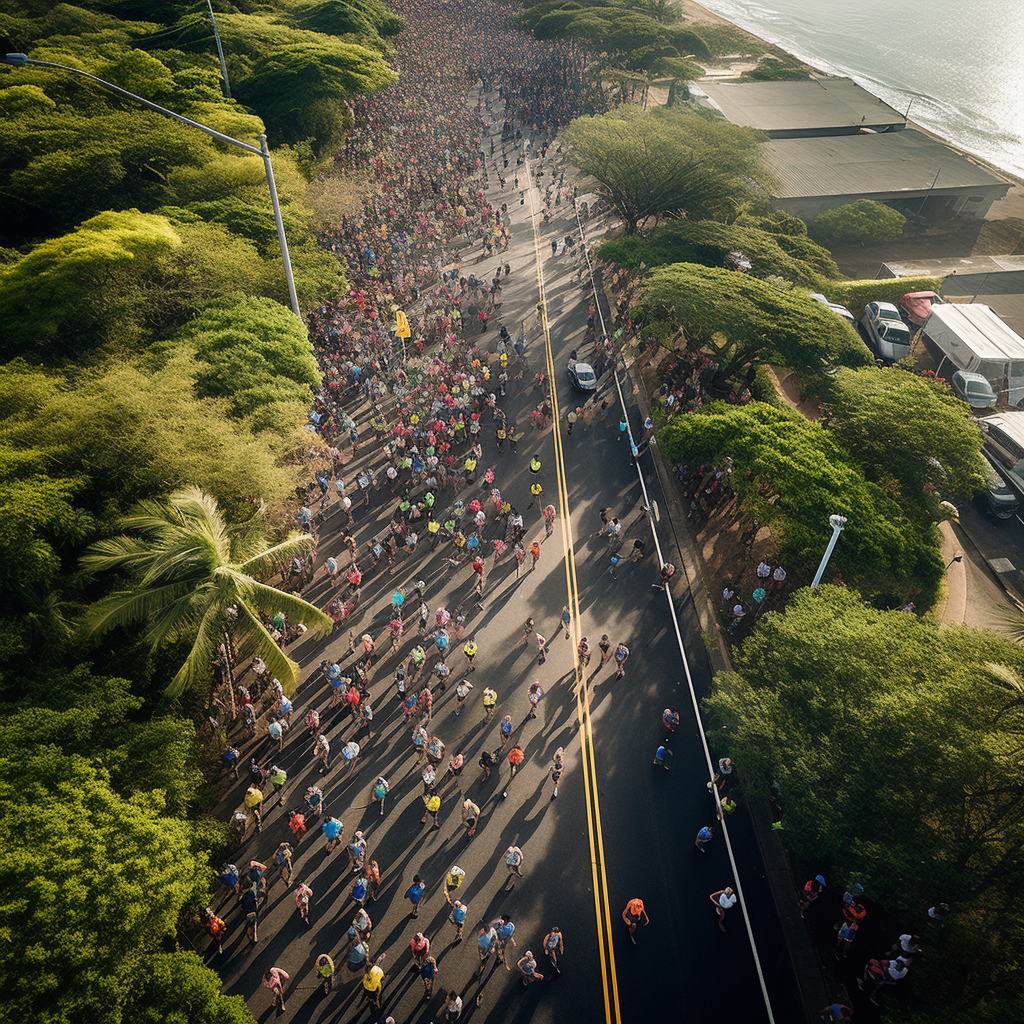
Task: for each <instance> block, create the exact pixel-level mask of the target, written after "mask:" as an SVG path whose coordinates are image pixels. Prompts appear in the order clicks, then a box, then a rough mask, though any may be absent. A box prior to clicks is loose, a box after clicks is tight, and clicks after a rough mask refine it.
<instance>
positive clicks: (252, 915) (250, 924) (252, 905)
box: [241, 887, 260, 946]
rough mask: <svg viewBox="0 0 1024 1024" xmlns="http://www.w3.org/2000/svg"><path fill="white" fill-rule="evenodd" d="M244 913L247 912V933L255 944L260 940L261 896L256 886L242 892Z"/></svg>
mask: <svg viewBox="0 0 1024 1024" xmlns="http://www.w3.org/2000/svg"><path fill="white" fill-rule="evenodd" d="M241 902H242V913H243V914H245V920H246V925H245V934H246V935H248V936H249V941H250V942H251V943H252V944H253V945H254V946H255V945H256V943H257V942H258V941H259V923H260V921H259V918H260V897H259V894H258V893H257V891H256V889H255V888H254V887H250V888H248V889H246V890H245V891H244V892H243V893H242V901H241Z"/></svg>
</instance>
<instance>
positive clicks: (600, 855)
mask: <svg viewBox="0 0 1024 1024" xmlns="http://www.w3.org/2000/svg"><path fill="white" fill-rule="evenodd" d="M526 190H527V192H528V193H529V196H530V223H531V227H532V229H533V247H534V251H535V253H536V256H537V290H538V294H539V298H540V325H541V330H542V332H543V335H544V352H545V356H546V358H547V367H548V382H549V385H550V386H549V391H550V393H551V412H552V440H553V441H554V445H555V477H556V482H557V490H558V510H559V518H560V519H561V530H562V544H563V548H564V551H565V556H564V559H563V563H564V566H565V585H566V590H567V592H568V595H569V604H570V612H571V615H572V618H571V632H570V636H571V642H572V644H573V660H574V664H575V666H576V685H575V691H576V716H577V719H578V721H579V724H580V746H581V753H582V755H583V756H582V759H581V762H582V766H583V788H584V792H585V794H586V806H587V837H588V840H589V842H590V868H591V874H592V877H593V882H594V913H595V918H596V923H597V939H598V952H599V955H600V959H601V985H602V989H603V992H604V1011H605V1020H606V1021H607V1024H621V1021H622V1015H621V1011H620V1008H619V985H618V978H617V975H616V971H615V950H614V946H613V942H612V916H611V907H610V905H609V901H608V879H607V876H606V873H605V867H604V864H605V859H604V840H603V838H602V834H601V806H600V802H599V800H598V796H597V764H596V762H595V760H594V734H593V731H592V728H591V716H590V698H589V695H588V693H587V686H586V680H585V678H584V672H583V670H582V666H581V665H580V661H579V658H578V656H577V655H576V647H577V646H578V644H579V621H580V595H579V586H578V584H577V581H576V555H575V551H574V550H573V537H572V521H571V520H570V518H569V494H568V490H567V488H566V485H565V458H564V452H563V449H562V436H561V432H560V430H559V415H558V391H557V388H556V387H555V363H554V355H553V353H552V351H551V330H550V325H549V323H548V309H547V295H546V291H545V287H544V270H543V266H542V264H543V257H542V254H541V248H540V234H539V232H538V230H537V210H536V207H535V205H534V199H533V173H532V171H531V169H530V163H529V160H527V161H526ZM609 982H610V987H609Z"/></svg>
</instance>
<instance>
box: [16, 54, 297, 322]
mask: <svg viewBox="0 0 1024 1024" xmlns="http://www.w3.org/2000/svg"><path fill="white" fill-rule="evenodd" d="M0 63H3V64H12V65H14V66H15V67H19V68H20V67H33V68H53V69H54V70H57V71H66V72H67V73H68V74H70V75H78V77H79V78H87V79H88V80H89V81H90V82H94V83H95V84H96V85H98V86H100V88H101V89H106V90H107V91H108V92H112V93H116V94H117V95H118V96H124V97H126V98H127V99H130V100H134V101H135V102H136V103H141V104H142V105H143V106H144V107H147V108H148V109H149V110H153V111H155V112H156V113H158V114H160V115H162V116H163V117H169V118H170V119H171V120H172V121H180V122H181V123H182V124H187V125H188V126H189V127H190V128H198V129H199V131H201V132H204V133H205V134H206V135H209V136H210V137H211V138H213V139H216V140H217V141H218V142H226V143H227V144H228V145H229V146H237V147H238V148H239V149H244V150H245V151H246V152H247V153H255V154H256V156H258V157H260V158H261V159H262V160H263V168H264V170H265V171H266V175H267V186H268V187H269V189H270V202H271V205H272V206H273V208H274V221H275V223H276V224H277V240H278V242H280V243H281V259H282V260H283V262H284V276H285V281H286V282H287V284H288V300H289V302H290V304H291V307H292V312H293V313H294V314H295V315H296V316H297V317H300V318H301V316H302V314H301V313H300V312H299V298H298V296H297V295H296V294H295V279H294V278H293V277H292V261H291V259H290V258H289V256H288V240H287V239H286V238H285V236H284V221H282V220H281V206H280V204H279V203H278V201H277V186H276V185H275V184H274V168H273V167H272V166H271V163H270V149H269V147H268V146H267V137H266V135H261V136H260V145H259V148H258V149H257V148H256V147H255V146H250V145H249V144H248V143H247V142H240V141H239V140H238V139H233V138H232V137H231V136H230V135H225V134H224V133H223V132H218V131H216V130H215V129H213V128H211V127H210V126H209V125H205V124H202V123H201V122H199V121H193V120H192V119H191V118H190V117H185V116H184V115H183V114H176V113H175V112H174V111H173V110H168V109H167V108H166V107H161V106H160V105H159V104H158V103H154V102H153V101H152V100H147V99H145V98H144V97H142V96H137V95H136V94H135V93H133V92H129V91H128V90H127V89H122V88H121V87H120V86H119V85H114V84H113V82H106V81H104V80H103V79H102V78H97V77H96V76H95V75H90V74H88V73H87V72H85V71H79V69H78V68H72V67H68V66H67V65H65V64H54V63H52V62H50V61H48V60H32V59H31V58H30V57H27V56H26V55H25V54H24V53H8V54H5V55H4V56H3V58H2V59H0Z"/></svg>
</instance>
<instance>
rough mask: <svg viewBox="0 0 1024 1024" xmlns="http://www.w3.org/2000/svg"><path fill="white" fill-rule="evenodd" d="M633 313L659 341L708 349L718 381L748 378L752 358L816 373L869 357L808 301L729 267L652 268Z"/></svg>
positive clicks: (846, 330)
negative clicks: (744, 375)
mask: <svg viewBox="0 0 1024 1024" xmlns="http://www.w3.org/2000/svg"><path fill="white" fill-rule="evenodd" d="M636 315H637V316H638V318H639V319H640V320H641V322H642V323H643V324H644V325H645V326H646V327H647V328H648V329H650V330H652V331H653V332H654V333H655V334H656V335H658V336H661V337H673V336H675V335H676V334H677V333H678V332H679V331H680V330H682V332H683V334H684V337H685V338H686V341H687V345H688V346H689V347H690V348H695V349H696V348H707V349H708V350H710V351H711V352H712V353H713V354H714V358H715V361H716V362H717V363H718V370H717V371H716V379H717V380H720V381H725V380H728V379H729V378H730V377H731V376H732V375H734V374H736V373H740V372H744V371H745V372H746V373H747V374H748V376H750V377H752V376H753V371H754V369H755V363H756V362H757V361H759V360H766V361H772V362H779V363H781V364H782V365H783V366H789V367H791V368H792V369H794V370H803V371H808V372H812V373H820V372H821V371H822V370H823V369H824V368H825V367H827V366H832V365H835V364H836V363H842V364H845V365H853V366H858V365H865V364H867V363H869V362H870V358H871V357H870V353H869V352H868V350H867V348H866V347H865V345H864V343H863V342H862V341H861V340H860V339H859V337H858V336H857V334H856V332H855V331H854V330H853V328H851V327H850V326H849V324H847V323H846V322H845V321H844V320H841V319H840V318H839V317H837V316H836V315H835V314H834V313H832V312H831V311H830V310H828V309H826V308H825V307H824V306H822V305H820V304H819V303H817V302H815V301H814V299H811V298H809V297H808V296H806V295H802V294H800V293H798V292H790V291H782V290H780V289H779V288H776V287H774V286H773V285H771V284H769V283H767V282H765V281H759V280H757V279H756V278H754V277H751V276H750V275H749V274H740V273H737V272H735V271H731V270H723V269H713V268H710V267H700V266H697V265H695V264H692V263H674V264H671V265H669V266H664V267H658V268H657V269H655V270H654V271H653V272H652V273H651V274H650V276H649V277H648V278H647V284H646V290H645V292H644V295H643V298H642V299H641V300H640V303H639V304H638V306H637V308H636Z"/></svg>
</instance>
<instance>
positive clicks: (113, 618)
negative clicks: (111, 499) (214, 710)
mask: <svg viewBox="0 0 1024 1024" xmlns="http://www.w3.org/2000/svg"><path fill="white" fill-rule="evenodd" d="M261 518H262V517H261V516H260V515H259V514H257V515H255V516H253V518H252V519H250V520H249V521H247V522H245V523H243V524H240V525H235V524H230V523H228V522H227V521H226V520H225V518H224V516H223V515H222V513H221V511H220V509H219V508H218V507H217V503H216V502H215V501H214V500H213V498H211V497H210V496H209V495H207V494H204V493H203V492H202V491H200V490H199V489H198V488H194V487H192V488H186V489H184V490H181V491H176V492H175V493H174V494H172V495H171V496H170V497H169V498H168V499H167V501H166V502H159V503H158V502H149V503H144V504H143V505H142V506H141V507H140V509H139V511H138V512H136V513H134V514H133V515H128V516H125V517H124V518H123V519H122V521H121V526H122V528H123V529H125V530H127V531H128V533H126V534H122V535H121V536H118V537H111V538H109V539H107V540H100V541H97V542H96V543H95V544H93V545H92V547H91V548H90V549H89V551H88V552H87V553H86V555H85V556H83V559H82V564H83V566H84V567H85V568H86V569H87V570H89V571H91V572H103V571H108V570H111V569H115V570H125V571H127V573H128V574H129V580H130V584H129V586H128V587H127V588H126V589H123V590H118V591H115V592H113V593H111V594H109V595H107V596H106V597H104V598H102V599H101V600H100V601H98V602H97V603H96V604H95V605H94V606H93V607H92V608H91V609H90V610H89V613H88V614H87V616H86V620H85V624H86V629H87V630H88V631H89V632H90V633H93V634H101V633H103V632H105V631H106V630H109V629H112V628H114V627H116V626H130V625H133V624H135V623H140V622H141V623H145V624H146V634H145V635H146V639H147V641H148V642H149V644H150V645H151V646H152V648H153V649H156V648H157V647H160V646H162V645H164V644H167V643H171V642H174V641H186V642H188V643H191V645H192V647H191V650H190V651H189V652H188V656H187V657H186V659H185V663H184V664H183V665H182V666H181V668H180V669H179V670H178V672H177V673H176V674H175V676H174V678H173V679H172V680H171V682H170V685H169V686H168V692H169V693H171V694H175V693H182V692H183V691H185V690H187V689H194V688H197V687H199V686H201V685H202V684H203V683H205V682H206V681H207V680H208V679H209V677H210V671H211V665H212V663H213V661H214V659H215V658H217V656H218V648H220V647H221V645H222V644H223V645H224V647H225V650H226V651H227V654H228V658H227V660H228V663H229V664H228V680H229V682H230V680H231V664H230V663H231V661H232V660H233V659H232V656H231V655H232V652H233V651H235V650H237V651H238V653H239V654H240V655H242V656H245V655H248V654H255V653H258V654H259V655H260V656H261V657H262V658H263V660H264V661H265V662H266V664H267V668H268V669H269V670H270V671H271V673H273V675H274V676H276V677H277V678H278V679H280V680H281V683H282V685H283V686H284V687H285V689H286V690H288V691H289V692H290V691H291V690H293V689H294V688H295V686H296V685H297V683H298V670H299V666H298V665H297V664H296V663H295V662H294V661H292V660H291V658H289V657H288V656H287V655H286V654H285V653H284V651H282V650H281V648H280V647H278V645H277V644H276V643H275V642H274V640H273V639H272V637H271V636H270V633H268V632H267V629H266V627H265V626H264V625H263V621H262V619H263V617H264V616H267V617H269V616H272V615H274V614H276V613H278V612H280V613H283V614H284V616H285V617H286V618H287V619H288V621H289V622H293V623H294V622H301V623H305V624H306V625H307V626H308V627H310V628H311V629H313V630H314V631H315V632H319V633H322V632H327V631H329V630H330V629H331V626H332V623H331V620H330V618H329V617H328V616H326V615H325V614H324V613H323V612H322V611H320V609H319V608H316V607H315V606H313V605H311V604H310V603H309V602H308V601H304V600H302V598H300V597H296V596H294V595H292V594H285V593H283V592H282V591H280V590H277V589H275V588H274V587H272V586H268V585H267V584H266V583H263V582H261V581H260V580H259V579H257V578H256V575H254V574H266V573H269V572H270V571H272V570H273V569H274V567H275V565H276V564H277V563H280V562H282V561H285V562H287V561H288V560H289V559H290V558H291V557H292V556H293V555H296V554H299V553H301V552H304V551H308V550H309V548H310V547H311V546H312V544H313V538H312V537H311V536H309V535H308V534H296V535H293V536H291V537H288V538H287V539H286V540H283V541H281V542H279V543H277V544H275V545H274V546H272V547H269V548H267V547H265V546H264V539H263V537H262V535H261V533H260V532H259V527H260V525H261Z"/></svg>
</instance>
